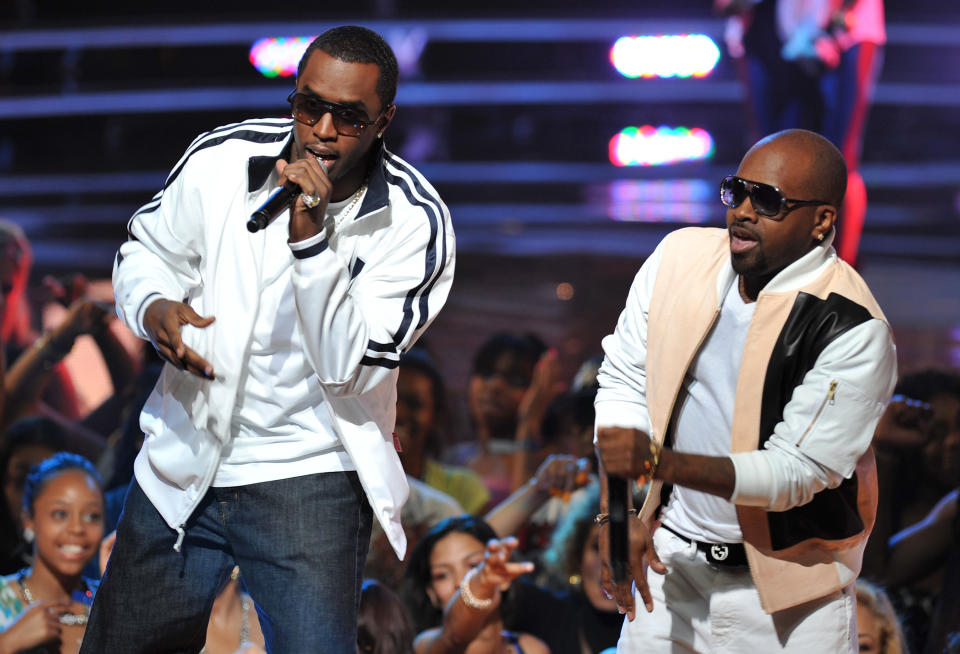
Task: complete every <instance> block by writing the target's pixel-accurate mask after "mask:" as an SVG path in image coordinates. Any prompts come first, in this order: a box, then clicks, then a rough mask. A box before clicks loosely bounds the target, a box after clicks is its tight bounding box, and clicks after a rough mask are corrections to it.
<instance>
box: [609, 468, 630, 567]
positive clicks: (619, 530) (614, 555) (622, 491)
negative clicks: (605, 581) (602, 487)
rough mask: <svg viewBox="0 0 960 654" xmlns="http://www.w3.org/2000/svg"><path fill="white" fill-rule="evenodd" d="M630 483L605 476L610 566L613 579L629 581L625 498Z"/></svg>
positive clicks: (620, 478)
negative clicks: (608, 518)
mask: <svg viewBox="0 0 960 654" xmlns="http://www.w3.org/2000/svg"><path fill="white" fill-rule="evenodd" d="M629 489H630V484H629V482H628V481H627V480H626V479H624V478H623V477H614V476H613V475H608V476H607V506H608V510H609V512H610V567H611V568H612V569H613V580H614V581H616V582H624V581H629V580H628V579H627V576H628V575H627V569H628V568H629V562H630V549H629V548H630V537H629V527H628V526H627V515H628V513H627V500H628V494H629V492H630V491H629Z"/></svg>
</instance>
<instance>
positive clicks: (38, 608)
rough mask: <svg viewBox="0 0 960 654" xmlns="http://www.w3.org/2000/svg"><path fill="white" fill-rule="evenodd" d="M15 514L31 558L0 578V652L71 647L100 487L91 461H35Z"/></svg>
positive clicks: (85, 608)
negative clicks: (29, 543)
mask: <svg viewBox="0 0 960 654" xmlns="http://www.w3.org/2000/svg"><path fill="white" fill-rule="evenodd" d="M23 513H24V517H23V523H24V528H25V531H26V533H27V534H28V539H30V540H32V541H33V554H34V562H33V566H32V567H31V568H24V569H23V570H21V571H19V572H18V573H16V574H14V575H10V576H7V577H4V578H3V580H2V582H0V652H3V653H4V654H6V653H7V652H11V653H14V652H31V653H40V652H43V653H49V652H58V653H60V654H66V653H68V652H69V653H73V652H76V651H77V650H78V649H79V647H80V642H81V640H82V639H83V633H84V629H85V627H86V624H87V615H88V612H89V606H90V603H91V602H92V600H93V593H94V591H95V590H96V582H95V581H93V580H90V579H86V578H84V577H83V575H82V571H83V569H84V567H85V566H86V565H87V563H89V562H90V561H91V560H93V558H94V557H96V556H97V554H98V552H99V549H100V539H101V538H102V536H103V491H102V489H101V487H100V479H99V476H98V475H97V472H96V470H95V469H94V467H93V464H91V463H90V462H89V461H87V460H86V459H84V458H83V457H80V456H77V455H75V454H68V453H65V452H61V453H58V454H55V455H54V456H52V457H50V458H49V459H47V460H45V461H43V462H42V463H40V464H38V465H37V466H35V467H34V468H33V470H32V471H31V472H30V475H29V476H28V477H27V483H26V488H25V490H24V495H23Z"/></svg>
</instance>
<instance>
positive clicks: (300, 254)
mask: <svg viewBox="0 0 960 654" xmlns="http://www.w3.org/2000/svg"><path fill="white" fill-rule="evenodd" d="M327 247H329V242H328V241H327V239H323V240H321V241H319V242H318V243H314V244H313V245H308V246H307V247H305V248H301V249H299V250H298V249H294V248H292V247H291V248H290V251H291V252H293V256H294V257H295V258H297V259H309V258H310V257H315V256H317V255H318V254H320V253H321V252H323V251H324V250H326V249H327Z"/></svg>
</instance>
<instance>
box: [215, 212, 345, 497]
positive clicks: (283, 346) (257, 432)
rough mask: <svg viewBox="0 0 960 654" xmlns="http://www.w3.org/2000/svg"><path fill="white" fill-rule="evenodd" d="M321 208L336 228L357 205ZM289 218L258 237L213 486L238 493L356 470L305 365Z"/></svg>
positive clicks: (285, 214)
mask: <svg viewBox="0 0 960 654" xmlns="http://www.w3.org/2000/svg"><path fill="white" fill-rule="evenodd" d="M354 199H355V197H354V196H351V197H349V198H347V199H346V200H343V201H342V202H331V203H330V204H329V205H327V214H326V221H327V222H329V221H330V220H331V219H332V220H333V221H334V223H335V224H340V223H341V222H343V220H345V219H347V218H348V215H347V214H350V215H354V214H356V212H357V211H358V210H359V206H360V204H361V203H362V197H361V198H357V200H358V201H357V202H354ZM289 223H290V213H289V211H285V212H283V213H282V214H281V215H280V216H278V217H277V219H276V220H275V221H274V222H273V223H272V224H271V225H269V226H268V227H267V228H266V230H265V232H264V233H265V237H266V243H265V248H266V249H267V251H269V252H270V253H271V254H270V255H269V256H266V257H264V258H263V266H264V267H263V270H261V274H260V308H259V311H258V313H257V318H256V322H255V323H254V327H253V334H252V335H251V340H250V345H249V347H250V356H249V359H248V366H247V374H246V376H245V377H244V379H243V380H242V381H241V383H240V389H239V392H238V397H237V404H236V408H235V409H234V413H233V420H232V428H231V432H232V434H233V438H232V439H231V441H230V442H229V443H227V444H226V446H225V447H224V449H223V452H222V455H221V459H220V467H219V468H218V469H217V474H216V477H214V480H213V485H214V486H242V485H246V484H255V483H260V482H264V481H274V480H277V479H288V478H290V477H300V476H303V475H310V474H315V473H319V472H335V471H343V470H355V469H356V466H355V465H354V463H353V461H352V460H351V459H350V456H349V455H348V454H347V453H346V450H344V448H343V445H342V444H341V443H340V440H339V439H338V438H337V435H336V433H335V432H334V430H333V428H332V426H331V420H330V414H329V412H328V410H327V406H326V403H325V402H324V400H323V392H322V390H321V388H320V381H319V379H318V378H317V376H316V374H315V373H314V370H313V368H312V367H311V366H310V362H309V361H308V360H307V357H306V354H305V350H304V346H303V337H302V334H301V333H300V322H299V321H298V320H297V306H296V299H295V297H294V293H293V285H292V282H291V275H292V274H293V254H292V253H291V252H290V247H289V246H288V245H287V240H288V236H289Z"/></svg>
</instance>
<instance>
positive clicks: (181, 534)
mask: <svg viewBox="0 0 960 654" xmlns="http://www.w3.org/2000/svg"><path fill="white" fill-rule="evenodd" d="M184 536H186V532H185V531H184V530H183V525H180V526H179V527H177V542H176V543H174V544H173V551H174V552H179V551H180V548H181V547H182V546H183V537H184Z"/></svg>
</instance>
